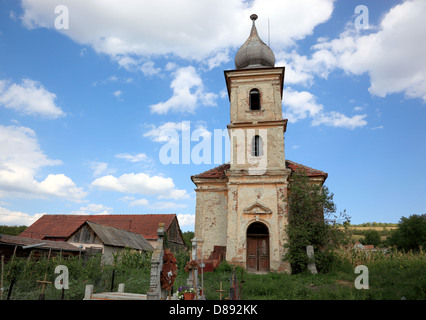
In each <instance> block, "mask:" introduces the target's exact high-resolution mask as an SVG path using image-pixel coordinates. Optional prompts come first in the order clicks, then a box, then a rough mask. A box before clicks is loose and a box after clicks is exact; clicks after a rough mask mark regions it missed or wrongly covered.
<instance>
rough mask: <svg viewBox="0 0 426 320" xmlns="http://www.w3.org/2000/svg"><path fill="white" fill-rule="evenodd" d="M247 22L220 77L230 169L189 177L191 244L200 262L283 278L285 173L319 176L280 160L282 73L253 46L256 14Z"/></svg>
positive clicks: (286, 268) (258, 43)
mask: <svg viewBox="0 0 426 320" xmlns="http://www.w3.org/2000/svg"><path fill="white" fill-rule="evenodd" d="M250 19H251V20H252V23H253V25H252V28H251V32H250V36H249V38H248V39H247V40H246V42H245V43H244V44H243V46H242V47H241V48H240V49H239V50H238V52H237V54H236V56H235V70H227V71H224V74H225V81H226V86H227V90H228V96H229V101H230V123H229V124H228V126H227V128H228V134H229V137H230V147H231V152H230V155H231V157H230V158H231V159H230V162H229V163H225V164H223V165H220V166H218V167H216V168H213V169H211V170H208V171H206V172H203V173H200V174H197V175H193V176H192V177H191V179H192V181H193V183H194V184H195V186H196V189H195V191H196V214H195V230H194V237H195V238H197V239H201V240H202V241H200V242H199V244H198V246H197V255H198V257H201V256H202V257H203V260H204V261H209V259H212V258H213V259H214V258H217V256H218V255H219V254H220V255H222V257H223V258H224V259H225V260H226V261H227V262H229V263H231V264H234V265H239V266H242V267H243V268H245V269H246V270H247V271H249V272H269V271H277V272H286V273H291V269H290V264H289V263H288V262H286V261H284V255H285V248H284V243H285V241H286V234H285V227H286V225H287V223H288V220H287V212H288V206H287V203H286V194H287V188H288V185H289V183H290V178H291V174H292V172H294V171H295V170H298V169H302V170H305V172H306V174H307V175H308V176H309V178H310V180H312V181H313V182H316V183H320V184H323V183H324V181H325V179H327V173H325V172H322V171H320V170H316V169H313V168H309V167H307V166H303V165H301V164H298V163H295V162H292V161H290V160H286V158H285V152H284V134H285V132H286V129H287V119H284V118H283V111H282V99H283V86H284V72H285V68H284V67H275V56H274V53H273V52H272V50H271V49H270V48H269V47H268V46H267V45H266V44H265V43H264V42H263V41H262V40H261V39H260V37H259V35H258V32H257V29H256V25H255V21H256V19H257V15H255V14H253V15H251V16H250Z"/></svg>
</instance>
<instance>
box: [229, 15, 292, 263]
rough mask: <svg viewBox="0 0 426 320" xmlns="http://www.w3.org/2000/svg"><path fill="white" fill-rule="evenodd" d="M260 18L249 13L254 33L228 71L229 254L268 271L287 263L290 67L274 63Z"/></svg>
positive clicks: (231, 259) (232, 260)
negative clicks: (285, 103)
mask: <svg viewBox="0 0 426 320" xmlns="http://www.w3.org/2000/svg"><path fill="white" fill-rule="evenodd" d="M257 18H258V17H257V15H255V14H253V15H251V16H250V19H251V20H252V21H253V24H252V28H251V32H250V36H249V38H248V39H247V40H246V42H245V43H244V44H243V46H242V47H241V48H240V49H239V50H238V52H237V54H236V56H235V70H227V71H225V79H226V86H227V90H228V96H229V101H230V120H231V121H230V124H229V125H228V126H227V127H228V133H229V137H230V146H231V161H230V168H229V170H228V171H227V173H226V176H227V178H228V183H227V188H228V197H227V199H228V205H227V207H228V219H227V220H228V224H227V245H226V250H227V251H226V257H227V260H228V261H230V262H234V263H241V262H243V265H244V266H245V267H246V268H247V269H248V270H250V271H269V270H270V268H272V269H274V270H278V269H280V268H281V269H282V268H285V267H282V266H281V264H282V256H283V250H284V249H283V241H284V234H283V230H284V225H285V224H286V221H287V218H286V217H285V214H284V212H285V210H286V209H287V208H286V204H285V202H284V201H285V200H284V195H285V192H286V190H287V179H288V176H289V173H290V172H289V170H288V169H287V168H286V164H285V154H284V133H285V131H286V127H287V120H286V119H283V113H282V103H281V101H282V96H283V83H284V71H285V69H284V67H275V56H274V53H273V52H272V50H271V49H270V48H269V47H268V46H267V45H266V44H265V43H264V42H263V41H262V40H261V39H260V37H259V35H258V32H257V29H256V25H255V21H256V20H257ZM253 230H254V231H253ZM259 230H261V232H260V231H259ZM256 232H259V233H256Z"/></svg>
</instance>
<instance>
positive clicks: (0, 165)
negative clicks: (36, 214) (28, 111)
mask: <svg viewBox="0 0 426 320" xmlns="http://www.w3.org/2000/svg"><path fill="white" fill-rule="evenodd" d="M59 164H61V161H59V160H51V159H49V158H48V157H47V156H46V155H45V154H44V153H43V151H42V150H41V149H40V146H39V144H38V141H37V138H36V135H35V133H34V131H33V130H31V129H30V128H26V127H18V126H2V125H0V197H5V196H21V197H46V196H57V197H64V198H67V199H69V200H74V201H80V200H81V199H82V198H84V197H85V196H86V193H85V192H84V191H83V189H82V188H78V187H77V186H76V185H75V183H74V182H73V181H72V180H71V179H70V178H69V177H67V176H65V175H63V174H49V175H48V176H47V177H46V178H45V179H44V180H43V181H41V182H39V181H37V180H36V178H35V176H36V175H38V174H39V171H40V169H41V168H43V167H46V166H54V165H59Z"/></svg>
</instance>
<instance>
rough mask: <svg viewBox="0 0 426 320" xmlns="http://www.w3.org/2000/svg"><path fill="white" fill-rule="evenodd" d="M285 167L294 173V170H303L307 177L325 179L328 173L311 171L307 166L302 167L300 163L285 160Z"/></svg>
mask: <svg viewBox="0 0 426 320" xmlns="http://www.w3.org/2000/svg"><path fill="white" fill-rule="evenodd" d="M285 165H286V167H287V168H289V169H291V171H293V172H294V171H296V170H303V171H305V172H306V175H307V176H308V177H324V178H325V179H327V176H328V173H326V172H323V171H320V170H317V169H313V168H310V167H308V166H304V165H303V164H300V163H296V162H293V161H290V160H286V161H285Z"/></svg>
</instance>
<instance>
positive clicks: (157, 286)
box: [146, 223, 167, 300]
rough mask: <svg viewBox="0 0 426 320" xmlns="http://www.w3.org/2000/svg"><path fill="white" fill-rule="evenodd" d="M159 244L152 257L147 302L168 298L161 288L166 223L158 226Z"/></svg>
mask: <svg viewBox="0 0 426 320" xmlns="http://www.w3.org/2000/svg"><path fill="white" fill-rule="evenodd" d="M157 236H158V238H157V244H156V246H155V249H154V252H153V253H152V257H151V278H150V283H149V290H148V292H147V293H146V295H147V300H160V299H166V298H167V291H166V290H163V289H162V288H161V279H160V277H161V270H162V269H163V255H164V223H160V224H159V225H158V230H157Z"/></svg>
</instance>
